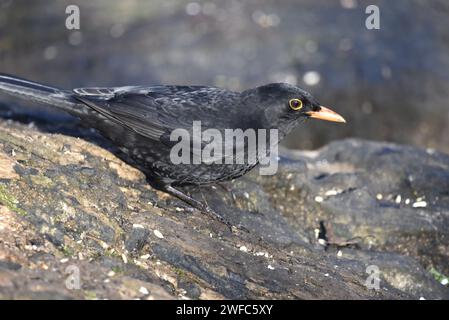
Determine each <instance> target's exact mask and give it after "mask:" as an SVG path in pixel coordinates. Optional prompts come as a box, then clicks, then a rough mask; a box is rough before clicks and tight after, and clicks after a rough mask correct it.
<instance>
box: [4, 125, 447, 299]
mask: <svg viewBox="0 0 449 320" xmlns="http://www.w3.org/2000/svg"><path fill="white" fill-rule="evenodd" d="M47 131H48V130H47ZM284 155H285V156H284V157H283V158H282V159H281V162H280V166H279V172H278V173H277V175H275V176H259V175H258V173H257V170H256V171H255V172H252V173H251V174H249V175H248V176H245V177H243V178H241V179H238V180H236V181H232V182H229V183H225V184H224V185H223V186H224V187H221V186H210V187H203V188H202V189H201V190H199V189H198V188H191V189H190V190H187V191H189V192H190V193H191V194H192V195H193V196H194V197H196V198H197V199H204V200H205V201H207V202H208V203H209V205H210V206H211V207H213V208H215V210H216V211H217V212H219V213H220V214H222V215H223V216H225V217H226V218H227V219H228V220H230V221H231V222H232V223H233V224H234V225H236V224H241V225H243V226H244V227H245V228H246V229H248V230H249V232H245V231H242V230H239V229H234V230H233V232H232V233H231V232H230V231H229V230H228V229H227V228H226V227H224V226H223V225H221V224H220V223H218V222H216V221H213V220H211V219H210V218H208V217H206V216H204V215H203V214H201V213H200V212H198V211H196V210H191V209H189V208H188V206H186V205H185V204H184V203H182V202H180V201H178V200H177V199H175V198H173V197H171V196H168V195H166V194H164V193H161V192H159V191H156V190H154V189H152V188H151V187H150V186H149V185H148V184H147V183H146V182H145V177H144V175H143V174H142V173H141V172H139V171H137V170H136V169H134V168H132V167H130V166H128V165H127V164H125V163H124V162H122V161H121V160H120V159H119V158H117V157H116V156H115V155H114V154H113V153H111V152H110V151H108V150H107V148H102V147H100V146H98V145H96V144H93V143H90V142H87V141H85V140H82V139H79V138H74V137H71V136H66V135H62V134H57V133H47V132H43V131H39V130H38V129H36V128H34V127H32V126H25V125H23V124H19V123H16V122H12V121H1V122H0V298H51V299H60V298H76V299H78V298H81V299H83V298H86V299H95V298H99V299H103V298H110V299H113V298H119V299H122V298H142V299H148V298H153V299H165V298H168V299H171V298H174V299H177V298H181V297H187V298H193V299H197V298H199V299H212V298H218V299H222V298H241V299H245V298H275V299H283V298H285V299H316V298H327V299H359V298H361V299H403V298H412V299H418V298H420V297H424V298H426V299H441V298H443V299H445V298H448V296H449V290H448V288H447V287H444V286H443V285H441V284H439V283H438V281H437V280H435V279H434V277H433V276H432V274H431V272H429V270H430V269H431V268H434V270H438V271H439V272H441V273H442V274H448V273H449V269H448V266H449V263H448V262H449V249H448V248H449V246H448V245H449V240H448V239H449V238H448V233H449V231H448V230H449V229H448V226H449V221H448V217H449V211H448V208H449V194H448V191H447V190H449V157H448V156H447V155H444V154H439V153H436V152H433V151H431V150H428V151H425V150H420V149H415V148H411V147H405V146H398V145H391V144H385V143H373V142H366V141H357V140H344V141H339V142H334V143H332V144H330V145H328V146H327V147H325V148H323V149H321V150H318V151H316V152H294V153H292V152H284ZM419 198H421V199H419ZM407 199H408V200H407ZM320 224H321V232H317V231H319V230H320ZM318 233H320V235H319V237H320V238H322V239H321V240H319V239H317V234H318ZM351 239H352V240H351ZM348 240H350V241H348ZM354 242H356V243H354ZM370 265H375V266H377V267H378V268H379V271H380V289H379V290H373V289H368V288H367V287H366V286H365V282H366V280H367V277H368V276H369V274H368V273H367V272H366V268H367V267H368V266H370ZM74 270H75V271H74ZM77 271H79V276H80V288H79V289H72V287H73V286H72V285H73V284H76V283H75V282H73V277H71V276H73V275H76V272H77ZM74 272H75V273H74Z"/></svg>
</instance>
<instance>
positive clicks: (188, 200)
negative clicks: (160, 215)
mask: <svg viewBox="0 0 449 320" xmlns="http://www.w3.org/2000/svg"><path fill="white" fill-rule="evenodd" d="M165 190H166V191H167V192H168V193H170V194H172V195H174V196H175V197H177V198H178V199H180V200H182V201H184V202H186V203H188V204H189V205H191V206H192V207H194V208H196V209H198V210H199V211H201V213H203V214H206V215H208V216H209V217H211V218H212V219H214V220H216V221H219V222H221V223H223V224H224V225H226V226H227V227H228V228H229V230H230V231H231V232H232V227H233V225H232V224H231V223H230V222H229V221H227V220H226V219H225V218H223V217H222V216H221V215H220V214H218V213H216V212H215V211H214V210H212V209H211V208H210V207H209V206H208V205H207V204H205V203H202V202H200V201H198V200H195V199H194V198H192V197H190V196H189V195H187V194H185V193H184V192H182V191H180V190H178V189H176V188H173V187H172V186H166V187H165ZM238 228H239V229H244V228H243V227H238Z"/></svg>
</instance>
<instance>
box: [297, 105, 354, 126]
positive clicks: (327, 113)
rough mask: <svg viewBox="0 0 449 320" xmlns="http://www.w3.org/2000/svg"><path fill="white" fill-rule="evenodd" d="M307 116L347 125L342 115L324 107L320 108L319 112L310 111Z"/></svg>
mask: <svg viewBox="0 0 449 320" xmlns="http://www.w3.org/2000/svg"><path fill="white" fill-rule="evenodd" d="M306 114H307V115H308V116H309V117H310V118H314V119H320V120H326V121H333V122H343V123H346V120H345V119H344V118H343V117H342V116H341V115H339V114H338V113H336V112H335V111H332V110H331V109H329V108H326V107H323V106H321V107H320V110H319V111H308V112H306Z"/></svg>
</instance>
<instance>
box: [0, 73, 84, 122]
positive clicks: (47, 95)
mask: <svg viewBox="0 0 449 320" xmlns="http://www.w3.org/2000/svg"><path fill="white" fill-rule="evenodd" d="M1 92H4V93H7V94H9V95H12V96H16V97H20V98H23V99H26V100H29V101H35V102H41V103H45V104H48V105H51V106H54V107H57V108H59V109H62V110H64V111H67V112H69V113H72V114H73V113H75V114H76V110H77V109H79V106H80V102H79V101H77V100H76V99H75V98H74V97H73V94H72V93H71V92H70V91H64V90H60V89H57V88H53V87H49V86H46V85H43V84H40V83H37V82H32V81H28V80H24V79H20V78H17V77H14V76H10V75H7V74H0V93H1Z"/></svg>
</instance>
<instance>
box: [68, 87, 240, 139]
mask: <svg viewBox="0 0 449 320" xmlns="http://www.w3.org/2000/svg"><path fill="white" fill-rule="evenodd" d="M74 92H75V97H76V98H77V99H79V100H80V101H82V102H84V103H85V104H87V105H88V106H90V107H91V108H92V109H94V110H96V111H97V112H99V113H101V114H102V115H104V116H105V117H107V118H109V119H111V120H113V121H116V122H117V123H119V124H121V125H123V126H125V127H128V128H129V129H132V130H134V131H135V132H137V133H139V134H141V135H142V136H145V137H147V138H150V139H153V140H157V141H162V142H164V143H169V136H170V133H171V132H172V131H173V130H175V129H185V130H187V131H189V132H190V133H191V132H192V125H193V121H201V127H202V129H203V130H205V129H209V128H215V129H224V128H232V125H233V123H232V119H235V117H234V116H232V113H233V112H235V110H236V108H233V106H234V105H235V104H236V103H238V99H239V93H236V92H232V91H227V90H223V89H219V88H213V87H204V86H152V87H120V88H79V89H74ZM234 125H235V124H234ZM217 126H218V128H217Z"/></svg>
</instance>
